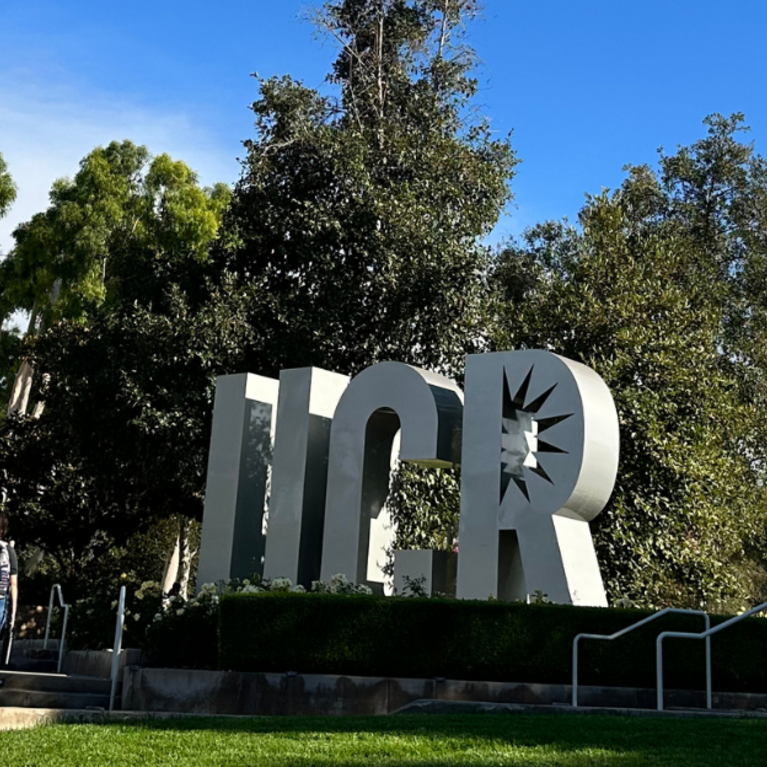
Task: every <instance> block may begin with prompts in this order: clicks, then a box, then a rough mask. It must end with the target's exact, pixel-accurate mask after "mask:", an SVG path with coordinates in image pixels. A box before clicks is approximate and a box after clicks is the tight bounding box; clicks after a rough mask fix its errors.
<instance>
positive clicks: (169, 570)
mask: <svg viewBox="0 0 767 767" xmlns="http://www.w3.org/2000/svg"><path fill="white" fill-rule="evenodd" d="M180 553H181V529H180V528H179V532H178V533H176V540H175V542H174V544H173V549H171V552H170V555H169V556H168V561H167V562H166V563H165V574H164V575H163V577H162V583H161V584H160V586H161V589H162V593H163V594H169V593H170V592H171V589H172V588H173V586H174V584H175V583H176V577H177V576H178V563H179V559H180V556H179V555H180Z"/></svg>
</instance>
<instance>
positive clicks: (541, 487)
mask: <svg viewBox="0 0 767 767" xmlns="http://www.w3.org/2000/svg"><path fill="white" fill-rule="evenodd" d="M618 445H619V435H618V416H617V413H616V411H615V405H614V403H613V399H612V396H611V395H610V392H609V390H608V388H607V386H606V385H605V383H604V382H603V381H602V379H601V378H600V377H599V376H598V375H597V374H596V373H595V372H594V371H593V370H591V368H588V367H586V366H585V365H582V364H580V363H578V362H573V361H572V360H568V359H565V358H563V357H559V356H557V355H555V354H551V353H550V352H546V351H532V350H530V351H516V352H501V353H496V354H475V355H469V357H468V360H467V366H466V406H465V414H464V428H463V454H462V462H461V515H460V527H459V549H460V551H459V554H458V583H457V595H458V597H459V598H467V599H487V598H488V597H495V598H499V599H525V598H526V597H527V596H528V595H530V594H534V593H536V592H541V593H543V594H546V595H547V596H548V598H549V599H550V600H551V601H552V602H557V603H560V604H581V605H597V606H599V605H603V606H607V600H606V598H605V592H604V587H603V584H602V579H601V576H600V573H599V567H598V564H597V559H596V554H595V553H594V544H593V541H592V538H591V532H590V530H589V522H590V521H591V520H592V519H594V518H595V517H596V516H597V514H599V512H600V511H601V510H602V508H603V507H604V506H605V504H606V503H607V501H608V499H609V497H610V493H611V492H612V489H613V485H614V483H615V477H616V472H617V466H618Z"/></svg>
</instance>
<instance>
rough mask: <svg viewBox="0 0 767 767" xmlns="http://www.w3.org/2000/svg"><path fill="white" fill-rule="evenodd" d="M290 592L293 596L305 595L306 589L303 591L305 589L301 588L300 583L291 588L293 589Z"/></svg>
mask: <svg viewBox="0 0 767 767" xmlns="http://www.w3.org/2000/svg"><path fill="white" fill-rule="evenodd" d="M291 591H292V592H293V593H294V594H305V593H306V589H305V588H304V587H303V586H302V585H301V584H300V583H299V584H297V585H296V586H293V588H292V589H291Z"/></svg>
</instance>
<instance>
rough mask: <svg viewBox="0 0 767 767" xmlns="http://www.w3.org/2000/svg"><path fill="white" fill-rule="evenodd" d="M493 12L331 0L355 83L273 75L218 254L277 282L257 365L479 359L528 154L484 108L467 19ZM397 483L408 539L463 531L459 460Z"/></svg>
mask: <svg viewBox="0 0 767 767" xmlns="http://www.w3.org/2000/svg"><path fill="white" fill-rule="evenodd" d="M476 12H477V3H476V2H473V1H471V0H339V1H337V2H327V3H325V4H324V5H323V6H322V8H321V9H320V10H318V11H317V12H316V13H315V14H314V21H315V23H316V24H317V26H318V27H319V28H320V29H321V30H322V31H324V32H325V33H326V34H328V35H329V36H330V37H331V38H332V39H333V40H334V41H335V42H336V43H337V45H338V47H339V49H340V50H339V54H338V57H337V58H336V60H335V62H334V64H333V67H332V70H331V73H330V75H329V76H328V80H329V82H330V84H331V85H332V86H334V87H335V88H336V89H337V93H338V97H337V98H336V99H333V98H329V97H326V96H322V95H320V93H318V92H317V91H314V90H311V89H309V88H307V87H305V86H304V85H302V84H301V83H298V82H295V81H293V80H292V79H290V78H289V77H285V78H273V79H269V80H265V81H261V83H260V86H261V94H260V98H259V100H257V101H256V102H255V103H254V104H253V106H252V109H253V112H254V113H255V115H256V137H255V138H254V139H252V140H249V141H246V142H245V146H246V148H247V150H248V154H247V157H246V158H245V160H244V162H243V174H242V177H241V179H240V181H239V183H238V184H237V186H236V188H235V191H234V196H233V201H232V206H231V208H230V209H229V212H228V213H227V215H226V217H225V223H224V236H223V237H222V238H221V240H220V241H219V246H218V248H217V254H216V258H217V259H218V260H219V262H220V263H222V264H223V265H225V267H226V270H227V271H231V272H232V273H234V274H235V275H237V277H238V278H239V279H240V280H241V281H242V282H244V283H247V284H251V285H254V286H257V288H255V290H256V291H257V292H258V293H259V294H260V297H261V298H262V300H260V301H259V303H258V305H257V306H256V307H255V310H254V311H253V312H252V313H251V320H250V321H251V323H252V324H253V325H254V326H256V327H258V328H259V329H261V330H262V331H263V332H262V333H261V335H260V343H259V344H258V345H254V346H253V347H251V348H250V349H249V350H248V354H247V358H246V360H245V365H246V367H245V368H244V369H247V370H252V371H257V372H260V373H263V374H265V375H272V376H276V375H277V374H278V372H279V370H280V369H283V368H289V367H299V366H308V365H316V366H319V367H324V368H327V369H331V370H338V371H341V372H344V373H349V374H354V373H357V372H359V371H360V370H361V369H363V368H365V367H366V366H368V365H371V364H373V363H376V362H379V361H382V360H389V359H395V360H399V361H402V362H406V363H409V364H414V365H417V366H422V367H426V368H428V369H433V370H438V371H440V372H443V373H446V374H448V375H452V376H456V377H460V376H462V374H463V358H464V355H465V354H466V352H468V351H473V350H476V349H478V348H479V347H480V344H481V341H482V338H483V337H484V334H485V320H484V317H483V307H484V289H485V274H486V270H487V266H488V256H489V253H488V249H487V248H486V247H484V246H483V244H482V238H483V236H484V235H486V234H488V232H489V231H490V230H491V228H492V227H493V226H494V225H495V223H496V221H497V218H498V216H499V214H500V213H501V211H502V209H503V207H504V206H505V204H506V203H507V202H508V201H509V200H510V198H511V194H510V191H509V181H510V180H511V178H512V176H513V170H514V166H515V164H516V157H515V155H514V153H513V151H512V149H511V146H510V142H509V140H508V139H494V138H493V137H492V135H491V132H490V129H489V123H488V121H487V120H485V119H483V118H481V117H479V116H478V115H477V114H476V112H475V111H474V110H473V108H472V104H471V102H472V97H473V96H474V95H475V93H476V88H477V84H476V81H475V80H474V79H473V78H472V76H471V71H472V68H473V66H474V63H475V57H474V54H473V51H471V49H469V48H468V47H467V46H466V45H465V44H464V40H463V36H462V33H463V29H464V26H465V24H466V23H468V22H469V21H471V20H472V19H473V18H474V16H475V15H476ZM395 490H396V493H395V500H394V502H393V504H392V509H393V511H394V513H395V516H396V517H397V518H398V519H399V522H400V524H399V526H398V530H399V534H398V545H399V546H402V547H406V546H424V545H433V546H435V547H445V546H447V547H449V546H450V545H451V543H452V538H453V535H454V534H455V532H456V531H455V529H454V528H455V527H456V525H455V519H456V518H457V512H458V508H457V500H456V499H457V492H456V490H457V483H456V479H455V477H453V476H447V475H446V474H444V473H442V472H435V470H426V469H415V468H412V467H408V468H403V469H402V470H401V473H400V477H399V479H398V481H397V483H396V485H395ZM421 491H426V495H425V496H423V497H422V493H421ZM423 498H427V499H428V500H423Z"/></svg>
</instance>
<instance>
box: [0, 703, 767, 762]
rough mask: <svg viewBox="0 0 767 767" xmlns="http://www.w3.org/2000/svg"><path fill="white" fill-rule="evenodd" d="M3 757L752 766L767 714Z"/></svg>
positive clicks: (474, 725)
mask: <svg viewBox="0 0 767 767" xmlns="http://www.w3.org/2000/svg"><path fill="white" fill-rule="evenodd" d="M0 764H3V765H8V766H9V767H10V766H11V765H12V766H13V767H17V766H18V767H58V766H59V765H67V766H68V767H69V766H74V765H98V766H99V767H109V765H137V766H138V765H140V766H141V767H152V765H184V766H185V767H186V765H189V767H208V766H210V767H214V766H215V767H246V765H252V766H253V767H276V766H277V765H279V766H280V767H283V766H284V767H288V765H290V767H309V765H334V767H352V766H353V765H363V764H364V765H472V767H474V766H475V765H476V766H477V767H479V766H480V765H531V766H539V765H559V766H560V767H571V766H573V767H575V766H576V765H578V766H579V765H614V766H615V767H633V765H672V766H673V767H676V766H677V765H678V766H679V767H682V765H684V766H685V767H689V766H690V765H712V766H713V765H716V766H717V767H728V766H729V765H735V767H749V766H750V765H760V766H761V765H765V764H767V721H763V720H753V719H751V720H743V719H740V720H722V719H719V720H700V719H655V718H644V717H642V718H640V717H619V716H590V715H533V714H524V713H523V714H520V713H517V714H501V715H490V714H475V715H470V716H448V715H444V716H430V715H412V716H396V717H377V718H372V717H357V718H326V717H314V718H289V717H283V718H279V719H278V718H263V719H242V720H240V719H184V720H165V721H162V720H155V721H143V722H140V723H134V724H119V725H113V724H109V725H82V724H70V725H67V724H57V725H48V726H44V727H38V728H36V729H34V730H21V731H11V732H4V733H0Z"/></svg>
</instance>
